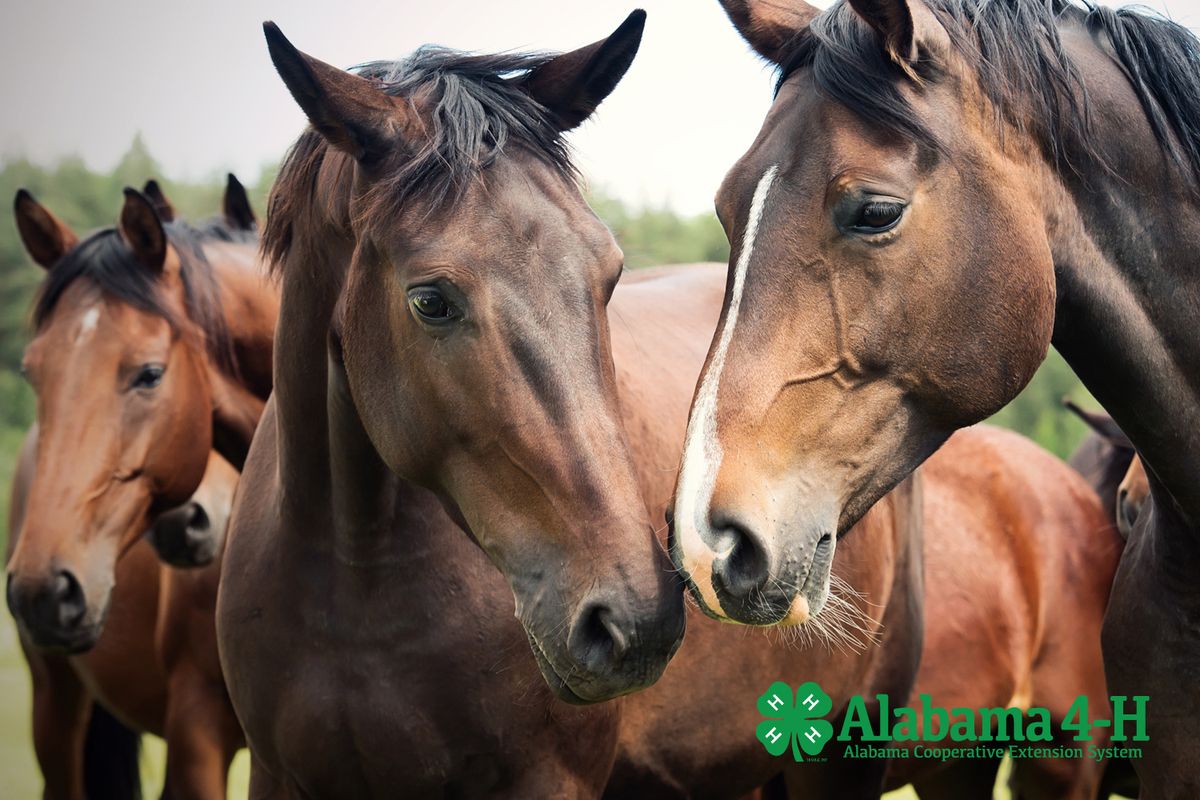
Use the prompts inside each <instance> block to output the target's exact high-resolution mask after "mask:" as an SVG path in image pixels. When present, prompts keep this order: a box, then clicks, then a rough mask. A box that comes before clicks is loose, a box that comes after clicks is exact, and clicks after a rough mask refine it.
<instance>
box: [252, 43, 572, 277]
mask: <svg viewBox="0 0 1200 800" xmlns="http://www.w3.org/2000/svg"><path fill="white" fill-rule="evenodd" d="M553 57H554V55H553V54H549V53H501V54H494V55H472V54H469V53H463V52H460V51H457V50H451V49H448V48H444V47H437V46H433V45H425V46H423V47H421V48H418V49H417V50H416V51H414V52H413V53H412V55H410V56H409V57H408V58H405V59H403V60H400V61H373V62H369V63H366V64H361V65H359V66H357V67H354V68H352V69H351V71H352V72H355V73H356V74H358V75H360V76H361V77H363V78H366V79H368V80H371V81H374V82H375V83H376V84H377V85H378V87H379V88H380V90H381V91H383V92H385V93H386V94H389V95H391V96H393V97H403V98H407V99H409V100H410V101H411V102H412V103H413V105H414V107H417V106H418V105H419V106H420V107H421V109H422V112H423V115H424V117H425V120H426V137H425V141H424V142H422V143H419V144H418V145H416V146H415V149H414V150H413V151H412V152H405V153H404V154H403V157H402V159H401V162H400V163H399V165H398V166H397V167H396V168H395V169H391V170H389V172H388V174H387V175H385V176H382V177H380V178H379V179H378V180H377V181H375V182H374V183H373V185H372V187H371V189H370V190H369V192H368V194H367V196H366V197H365V198H364V204H363V208H364V210H363V211H362V214H361V217H362V219H361V220H360V221H362V222H363V223H365V224H366V225H370V224H372V221H373V220H374V221H386V220H388V219H393V218H394V217H395V216H396V215H397V214H398V213H399V212H400V211H401V210H402V209H405V208H407V207H409V206H410V204H412V203H414V202H415V201H417V200H420V202H422V203H424V204H425V206H426V207H427V208H428V209H429V210H430V212H431V213H432V212H434V211H436V210H438V209H440V208H443V207H445V206H446V205H447V204H449V203H452V202H454V201H455V200H457V199H458V198H459V197H460V196H461V193H462V192H463V190H464V189H465V188H466V187H467V186H468V185H469V183H470V181H472V180H474V179H475V178H477V177H478V176H479V175H480V174H481V173H482V172H483V171H484V170H485V169H487V168H488V167H489V166H491V165H492V164H493V163H495V162H496V160H497V159H498V158H500V156H501V155H503V154H504V153H505V152H506V151H507V150H508V149H509V148H510V147H512V146H516V147H519V148H521V149H523V150H525V151H527V152H529V153H531V154H532V155H533V156H534V157H535V158H538V159H539V160H541V161H542V162H543V163H545V164H547V165H548V166H550V167H552V168H553V169H554V170H556V171H557V172H558V173H560V174H561V175H563V176H564V177H566V178H567V179H568V180H572V181H574V180H576V179H577V173H576V171H575V167H574V166H573V164H572V162H571V156H570V151H569V149H568V147H567V145H566V142H565V141H564V140H563V137H562V133H561V131H560V130H559V128H558V126H557V125H556V124H555V122H554V120H553V117H552V115H551V113H550V112H549V111H548V110H547V109H546V108H544V107H543V106H542V105H540V104H539V103H538V102H537V101H536V100H534V99H533V97H531V96H530V95H529V94H528V93H527V92H526V91H524V89H523V88H522V81H523V79H524V78H525V77H526V76H528V75H529V74H530V73H531V72H532V71H533V70H535V69H537V68H538V67H540V66H542V65H543V64H545V63H546V62H547V61H549V60H550V59H551V58H553ZM333 159H336V161H331V160H333ZM327 162H329V163H328V164H327ZM351 165H352V160H351V159H350V158H349V156H346V155H345V154H343V153H341V152H340V151H337V150H333V149H332V148H330V147H329V146H328V144H327V143H326V142H325V140H324V139H323V138H322V137H321V135H320V134H319V133H317V132H316V131H315V130H314V129H312V128H311V127H310V128H309V129H308V130H306V131H305V132H304V133H303V134H301V136H300V138H299V139H298V140H297V141H296V143H295V144H294V145H293V146H292V148H291V150H289V151H288V154H287V155H286V156H285V157H284V161H283V164H282V165H281V166H280V171H279V177H278V178H277V179H276V181H275V185H274V186H273V187H272V188H271V197H270V200H269V201H268V208H269V213H268V214H267V223H266V227H265V229H264V231H263V237H262V250H263V254H264V256H266V258H267V259H268V261H269V262H270V263H271V264H272V269H279V268H280V265H281V264H282V262H283V260H284V256H285V255H286V254H287V251H288V249H289V248H290V247H291V244H292V234H293V229H294V227H295V225H296V222H297V218H298V217H299V216H300V215H303V214H305V213H307V212H308V211H310V210H311V208H310V206H311V201H312V198H313V197H314V196H316V195H317V194H318V193H321V192H323V193H325V194H328V193H329V192H330V191H332V192H333V193H335V194H342V195H343V196H344V195H345V193H346V192H347V191H348V182H347V180H346V179H347V177H348V176H349V175H350V174H352V173H351V171H350V170H349V167H350V166H351ZM326 166H328V167H329V169H323V167H326Z"/></svg>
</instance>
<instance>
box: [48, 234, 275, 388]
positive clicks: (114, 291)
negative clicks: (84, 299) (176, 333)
mask: <svg viewBox="0 0 1200 800" xmlns="http://www.w3.org/2000/svg"><path fill="white" fill-rule="evenodd" d="M163 230H164V231H165V232H166V234H167V240H168V241H169V242H170V243H171V245H172V246H173V247H174V248H175V252H176V253H178V254H179V261H180V271H179V273H180V278H181V280H182V282H183V297H184V308H185V309H186V311H187V316H188V319H189V320H190V321H191V322H192V323H194V324H195V325H196V326H197V327H198V328H199V329H200V331H201V333H202V334H203V336H204V345H205V348H206V349H207V351H208V353H209V355H210V356H211V357H212V359H213V361H214V362H215V363H216V364H217V366H218V368H220V369H221V370H222V371H224V372H225V373H227V374H228V375H230V376H232V377H236V376H237V358H236V355H235V353H234V349H233V340H232V337H231V336H230V333H229V328H228V326H227V324H226V322H225V314H224V310H223V308H222V305H221V293H220V288H219V287H218V286H217V281H216V277H215V276H214V274H213V269H212V264H211V263H209V260H208V257H207V256H206V255H205V253H204V243H205V242H207V241H212V240H217V241H239V240H240V239H241V237H238V236H236V234H237V232H235V231H228V232H227V233H224V234H221V233H215V232H213V231H211V230H207V229H206V230H200V229H197V228H193V227H192V226H190V225H188V224H187V223H185V222H169V223H165V224H164V225H163ZM247 241H249V242H253V238H251V239H249V240H247ZM80 279H83V280H88V281H90V282H91V283H92V284H94V285H95V286H96V287H97V288H98V289H100V291H101V292H103V293H104V294H106V295H108V296H110V297H113V298H115V299H117V300H119V301H120V302H123V303H127V304H129V305H131V306H133V307H134V308H137V309H140V310H142V311H145V312H148V313H151V314H157V315H158V316H160V317H162V318H163V319H165V320H166V321H167V322H168V323H170V325H171V326H172V327H173V328H175V329H176V330H179V329H180V325H179V323H180V320H178V319H176V316H175V313H174V312H173V311H172V310H171V308H170V307H169V306H168V305H167V304H166V302H165V301H164V298H163V296H162V294H161V292H160V291H159V283H158V279H157V278H156V277H155V275H154V274H153V273H152V272H151V271H150V270H149V269H147V268H146V267H145V266H144V265H143V264H142V263H141V262H139V261H138V260H137V257H136V256H135V255H134V254H133V251H132V250H131V249H130V248H129V247H128V246H127V245H126V244H125V242H124V241H123V240H122V239H121V235H120V233H118V232H117V229H116V228H102V229H101V230H98V231H96V232H95V233H93V234H91V235H90V236H88V237H87V238H86V239H84V240H83V241H82V242H80V243H79V244H78V245H76V246H75V247H74V248H72V249H71V250H70V252H68V253H67V254H66V255H64V256H63V257H62V259H61V260H60V261H59V262H58V263H56V264H55V265H54V267H53V268H51V269H50V270H49V272H47V274H46V277H45V279H44V280H43V281H42V285H41V287H40V289H39V290H38V294H37V300H36V302H35V304H34V307H33V324H34V328H35V329H41V328H42V326H43V325H45V324H46V323H47V322H48V321H49V319H50V316H51V315H52V314H53V312H54V308H55V306H57V305H58V302H59V300H60V299H62V296H63V294H64V293H65V292H66V290H67V288H68V287H69V286H71V284H73V283H75V281H77V280H80Z"/></svg>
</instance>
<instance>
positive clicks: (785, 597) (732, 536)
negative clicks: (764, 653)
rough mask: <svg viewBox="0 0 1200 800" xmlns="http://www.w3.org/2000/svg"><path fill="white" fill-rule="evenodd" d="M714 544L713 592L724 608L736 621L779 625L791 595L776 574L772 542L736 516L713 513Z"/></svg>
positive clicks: (788, 605) (716, 511) (718, 511)
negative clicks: (776, 623) (777, 623)
mask: <svg viewBox="0 0 1200 800" xmlns="http://www.w3.org/2000/svg"><path fill="white" fill-rule="evenodd" d="M711 521H712V526H713V531H714V532H715V534H716V536H715V540H714V547H713V550H714V551H715V552H716V553H717V557H716V558H715V559H714V560H713V565H712V581H713V589H715V590H716V592H717V597H718V599H719V600H720V601H721V606H722V608H723V609H724V610H725V611H726V613H728V614H729V615H730V616H731V617H733V618H734V619H737V620H739V621H745V622H751V623H755V624H761V625H769V624H771V623H774V622H778V621H779V620H780V619H782V618H783V617H784V616H785V615H786V614H787V613H788V608H789V607H790V605H791V602H792V595H791V593H789V592H786V591H785V590H784V585H785V583H786V581H783V580H780V579H777V577H776V576H775V575H774V574H773V564H774V562H775V561H776V560H777V559H775V558H773V557H772V547H771V542H770V540H769V539H768V538H767V537H766V536H765V535H764V534H763V533H762V532H761V531H759V530H757V529H756V528H755V527H754V526H752V525H750V524H749V523H747V522H746V521H745V520H742V519H740V518H739V517H738V516H736V515H735V514H732V513H729V512H724V511H720V510H714V511H713V512H712V513H711Z"/></svg>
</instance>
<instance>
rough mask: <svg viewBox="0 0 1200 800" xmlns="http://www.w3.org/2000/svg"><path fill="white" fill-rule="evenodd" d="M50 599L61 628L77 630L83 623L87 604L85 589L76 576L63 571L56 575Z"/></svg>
mask: <svg viewBox="0 0 1200 800" xmlns="http://www.w3.org/2000/svg"><path fill="white" fill-rule="evenodd" d="M50 598H51V602H53V603H54V604H55V612H56V613H55V614H54V616H55V617H56V618H57V622H58V626H59V627H60V628H62V629H70V628H75V627H77V626H78V625H79V623H80V622H82V621H83V616H84V614H86V613H87V603H86V602H85V601H84V597H83V587H82V586H81V585H80V583H79V580H78V579H77V578H76V577H75V575H74V574H72V573H71V572H69V571H68V570H61V571H60V572H59V573H58V574H57V575H55V576H54V583H53V584H52V588H51V593H50Z"/></svg>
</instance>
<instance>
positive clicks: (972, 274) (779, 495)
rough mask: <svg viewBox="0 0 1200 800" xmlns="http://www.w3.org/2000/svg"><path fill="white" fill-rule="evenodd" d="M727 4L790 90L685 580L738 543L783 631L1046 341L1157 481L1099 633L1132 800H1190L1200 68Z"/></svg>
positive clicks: (702, 437) (1035, 37) (965, 29)
mask: <svg viewBox="0 0 1200 800" xmlns="http://www.w3.org/2000/svg"><path fill="white" fill-rule="evenodd" d="M723 5H724V6H725V8H726V10H727V11H728V12H729V14H730V17H731V18H732V19H733V21H734V24H735V25H736V26H737V28H738V30H739V31H740V32H741V33H742V35H743V36H744V37H745V38H746V39H747V41H748V42H749V43H750V44H751V46H752V47H754V49H755V50H756V51H757V52H758V53H760V54H761V55H762V56H764V57H765V58H767V59H768V60H770V61H771V62H772V63H773V64H775V65H777V66H778V67H779V69H780V82H779V84H778V91H777V94H776V97H775V101H774V104H773V106H772V108H771V110H770V112H769V113H768V115H767V117H766V119H765V120H764V123H763V126H762V129H761V130H760V132H759V135H758V137H757V138H756V140H755V141H754V143H753V144H752V145H751V147H750V148H749V150H748V151H747V152H746V154H745V155H744V156H743V157H742V158H741V159H740V160H739V161H738V163H737V164H736V165H734V167H733V168H732V169H731V170H730V172H729V174H728V175H727V177H726V179H725V181H724V183H723V185H722V187H721V189H720V191H719V192H718V196H717V209H718V212H719V214H720V217H721V219H722V220H723V221H724V224H725V226H726V231H727V232H728V233H729V236H730V240H731V242H733V254H732V259H731V280H730V284H729V289H728V291H727V302H726V310H725V312H724V313H723V316H722V320H721V325H720V329H719V332H718V334H717V335H716V337H715V338H714V341H713V346H712V349H711V351H710V357H709V362H708V365H707V366H706V369H705V374H704V377H703V378H702V381H701V385H700V390H699V391H698V392H697V399H696V403H695V405H694V408H693V414H692V421H691V430H690V436H691V439H690V441H689V446H688V452H687V456H686V457H685V459H684V468H683V471H682V472H681V476H680V493H679V496H678V498H677V502H676V523H677V533H678V534H679V536H678V539H679V541H680V542H681V544H682V545H683V548H682V551H681V560H680V563H681V565H682V566H683V567H684V568H685V569H687V570H688V571H691V570H692V568H693V567H695V568H696V569H697V573H696V574H695V576H694V577H696V579H697V580H699V581H705V582H710V581H711V582H714V583H720V582H721V581H722V580H724V578H725V577H726V573H728V572H729V569H730V568H731V565H732V564H733V563H735V562H736V559H734V560H731V556H732V554H733V553H736V552H737V551H738V549H740V548H743V547H750V548H755V549H758V550H761V551H764V552H766V553H768V555H769V558H768V559H762V560H763V561H764V562H765V566H764V567H763V568H762V569H760V570H758V572H757V577H758V579H759V582H760V585H761V586H763V587H765V589H764V590H774V588H775V587H776V586H778V585H782V586H784V587H795V588H794V589H792V590H791V591H771V592H769V596H771V597H772V599H773V602H772V603H771V607H772V611H773V612H774V614H775V615H776V617H777V618H783V617H784V616H785V615H786V614H787V613H788V610H789V608H790V606H791V604H792V603H794V602H798V600H797V599H796V598H798V597H801V596H803V597H804V598H805V600H806V601H807V603H808V604H809V606H810V607H811V606H812V605H813V603H814V602H820V599H821V594H820V592H817V593H815V594H814V593H813V592H812V591H811V586H812V585H813V584H814V583H818V585H819V582H817V581H811V580H810V579H809V576H810V573H809V572H808V570H807V565H808V564H809V563H810V561H811V556H812V553H813V551H814V549H815V548H816V547H817V546H818V545H819V542H820V541H821V540H822V539H823V538H824V537H827V536H830V535H834V534H840V533H843V532H845V531H846V530H848V529H849V528H850V526H851V525H852V524H853V523H854V521H855V520H856V519H858V518H859V517H860V516H861V515H862V514H863V513H864V512H865V511H866V509H868V508H870V507H871V505H872V504H873V503H875V502H876V501H878V499H879V498H881V497H883V496H884V495H885V493H886V492H887V491H888V490H889V489H890V488H891V487H892V486H893V485H894V484H895V483H896V481H898V480H900V479H902V478H903V477H904V476H905V475H907V474H909V473H910V472H911V471H912V470H913V469H914V468H915V467H916V466H917V465H919V464H920V463H922V462H923V461H924V460H925V459H926V458H927V457H928V456H929V455H930V454H931V453H933V452H934V451H935V450H936V449H937V448H938V447H939V446H941V444H942V443H944V442H945V441H946V439H947V438H948V437H949V435H950V434H951V432H953V431H954V430H955V429H957V428H961V427H963V426H966V425H970V424H972V423H974V422H977V421H979V420H981V419H984V418H986V417H987V416H988V415H990V414H991V413H993V412H995V411H996V410H998V409H999V408H1000V407H1001V406H1003V405H1004V404H1005V403H1007V402H1008V401H1009V400H1011V399H1012V398H1013V397H1014V396H1015V395H1016V394H1017V392H1018V391H1019V390H1020V389H1021V388H1022V387H1023V386H1024V385H1025V383H1026V382H1027V381H1028V380H1029V378H1030V377H1031V376H1032V375H1033V374H1034V372H1035V370H1036V369H1037V366H1038V365H1039V364H1040V363H1041V361H1042V360H1043V358H1044V356H1045V353H1046V350H1047V348H1048V346H1049V345H1050V343H1051V341H1052V340H1053V343H1054V345H1055V346H1056V348H1057V349H1058V350H1059V351H1060V352H1061V353H1062V354H1063V356H1064V357H1065V358H1066V360H1067V362H1068V363H1069V364H1070V365H1071V367H1072V368H1073V369H1074V370H1075V372H1076V373H1077V374H1078V375H1079V376H1080V378H1081V379H1082V380H1083V382H1084V383H1085V384H1086V385H1087V387H1088V389H1089V390H1090V391H1091V392H1092V394H1093V395H1094V396H1095V397H1096V398H1097V399H1098V400H1099V401H1100V402H1101V403H1102V404H1103V405H1104V406H1105V408H1106V409H1107V410H1108V411H1109V412H1111V413H1112V415H1113V417H1114V419H1116V421H1117V422H1118V423H1119V424H1120V426H1121V428H1122V429H1123V430H1124V431H1125V432H1126V433H1127V434H1128V435H1129V438H1130V440H1131V441H1132V442H1133V443H1134V445H1136V447H1137V449H1138V452H1139V454H1140V455H1141V457H1142V459H1143V463H1144V464H1145V465H1146V466H1147V468H1148V469H1147V473H1148V474H1149V475H1150V476H1151V482H1150V485H1151V496H1152V498H1153V500H1152V502H1151V503H1150V505H1149V506H1148V508H1149V509H1150V511H1149V512H1148V513H1145V514H1142V515H1141V517H1140V518H1139V523H1138V530H1135V532H1134V535H1132V536H1131V537H1130V539H1129V544H1128V547H1127V548H1126V550H1125V552H1124V553H1123V556H1122V559H1121V562H1120V567H1119V569H1118V573H1117V578H1116V581H1115V589H1114V592H1113V597H1112V602H1111V603H1110V605H1109V609H1108V612H1107V617H1106V623H1105V629H1104V644H1105V660H1106V667H1107V674H1108V677H1109V680H1110V683H1111V686H1110V688H1111V689H1112V691H1113V693H1114V694H1117V695H1122V696H1128V697H1139V696H1140V697H1145V696H1149V697H1151V698H1152V699H1151V700H1150V701H1149V702H1148V704H1147V705H1146V707H1145V708H1146V713H1147V733H1148V736H1149V740H1148V741H1146V742H1140V743H1139V745H1140V746H1142V747H1143V751H1144V755H1145V758H1144V759H1143V760H1142V761H1140V762H1139V763H1138V768H1139V771H1140V772H1141V775H1142V779H1143V792H1144V793H1145V794H1147V795H1148V796H1153V797H1196V796H1200V771H1197V770H1196V769H1195V765H1194V757H1193V752H1194V746H1195V742H1196V740H1197V739H1200V693H1197V692H1196V691H1195V688H1194V685H1195V680H1194V678H1195V677H1196V675H1197V670H1198V665H1200V633H1198V631H1200V625H1197V624H1196V620H1197V619H1200V592H1198V591H1197V590H1196V583H1195V579H1194V578H1195V574H1196V572H1197V569H1198V567H1200V548H1198V547H1197V544H1196V542H1197V536H1196V532H1197V531H1198V530H1200V484H1197V482H1196V479H1195V476H1196V475H1197V474H1198V472H1200V438H1197V436H1196V435H1195V431H1197V430H1200V416H1198V415H1200V391H1198V390H1197V388H1196V387H1197V386H1200V378H1198V375H1200V373H1198V372H1197V365H1198V364H1200V340H1198V339H1197V337H1196V335H1195V330H1196V326H1195V302H1194V299H1195V297H1196V296H1197V292H1198V291H1200V273H1198V272H1197V271H1196V270H1195V269H1194V268H1193V265H1194V262H1195V258H1194V252H1195V242H1196V240H1197V237H1200V199H1198V198H1200V190H1198V189H1197V186H1200V93H1198V92H1197V90H1196V87H1197V86H1198V85H1200V69H1198V68H1197V63H1200V62H1198V59H1197V53H1200V43H1198V42H1197V39H1196V37H1195V36H1193V35H1192V34H1191V33H1190V32H1189V31H1187V30H1186V29H1184V28H1182V27H1180V26H1178V25H1175V24H1173V23H1171V22H1169V21H1166V20H1162V19H1158V18H1155V17H1153V16H1151V15H1147V14H1143V13H1136V12H1133V11H1130V10H1128V9H1123V10H1121V11H1118V12H1113V11H1110V10H1107V9H1102V8H1080V7H1076V6H1073V5H1070V4H1068V3H1065V2H1050V3H1046V2H1041V0H996V1H995V2H988V1H987V0H962V1H961V2H960V1H959V0H878V1H876V0H848V1H847V2H839V3H837V4H835V5H833V6H831V7H830V8H829V9H828V10H825V11H822V10H821V9H818V8H816V7H814V6H812V5H810V4H808V3H806V2H804V1H803V0H725V2H724V3H723ZM692 432H694V435H691V434H692ZM689 467H690V469H689ZM767 499H769V500H770V503H769V504H768V503H767V502H766V500H767ZM682 510H686V511H688V512H689V513H687V514H684V513H682ZM1139 531H1144V532H1145V535H1138V534H1139ZM710 563H711V566H710ZM800 590H803V591H800ZM729 610H730V611H731V612H732V613H737V607H736V603H731V607H730V609H729ZM1130 702H1131V703H1132V702H1135V701H1130Z"/></svg>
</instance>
